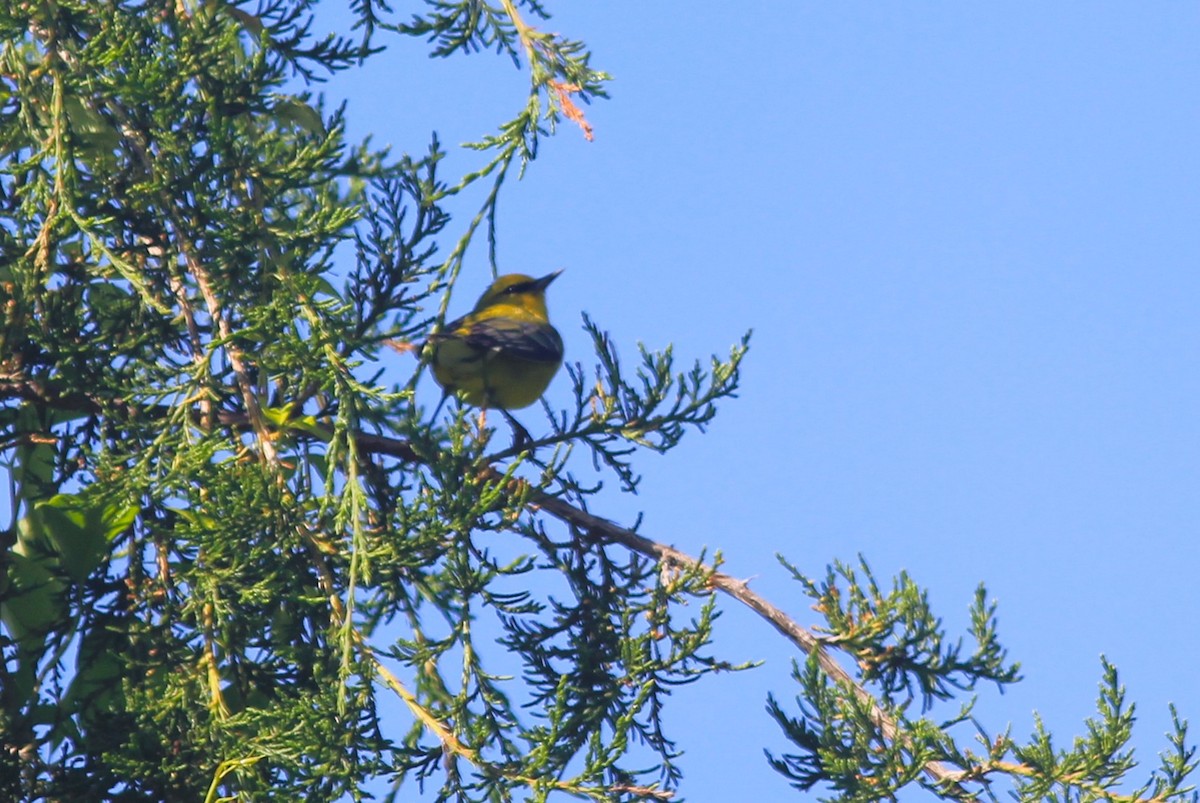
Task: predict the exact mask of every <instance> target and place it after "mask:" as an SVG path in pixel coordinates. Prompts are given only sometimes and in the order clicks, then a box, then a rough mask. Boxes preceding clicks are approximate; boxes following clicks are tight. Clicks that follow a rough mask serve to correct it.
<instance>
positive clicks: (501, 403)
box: [425, 270, 563, 442]
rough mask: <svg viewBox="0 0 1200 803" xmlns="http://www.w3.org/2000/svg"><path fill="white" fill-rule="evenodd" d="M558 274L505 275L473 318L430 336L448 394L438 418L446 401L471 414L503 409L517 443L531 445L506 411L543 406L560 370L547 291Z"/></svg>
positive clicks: (437, 375) (432, 359)
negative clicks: (470, 408) (540, 401)
mask: <svg viewBox="0 0 1200 803" xmlns="http://www.w3.org/2000/svg"><path fill="white" fill-rule="evenodd" d="M561 273H562V271H561V270H558V271H555V272H554V273H550V274H547V275H546V276H543V277H541V278H540V279H535V278H533V277H532V276H526V275H525V274H523V273H509V274H506V275H504V276H500V277H499V278H497V279H496V280H495V281H493V282H492V283H491V285H490V286H489V287H488V288H487V290H485V291H484V293H483V295H482V296H480V297H479V301H478V302H477V303H476V304H475V308H474V309H473V310H471V312H469V313H467V314H466V315H464V316H462V317H461V318H458V319H457V320H454V321H451V322H450V323H448V324H446V325H445V326H444V327H442V328H441V329H439V330H438V331H436V332H433V333H432V334H430V335H429V338H428V340H427V341H426V344H425V348H426V353H427V354H428V359H429V363H430V365H431V366H432V368H433V376H434V379H436V380H437V383H438V384H439V385H441V386H442V389H443V391H444V393H443V395H442V401H441V402H439V403H438V407H437V409H436V410H434V416H435V417H436V416H437V412H438V410H440V409H441V406H442V403H443V402H445V400H446V398H447V397H448V396H451V395H457V396H458V397H459V398H461V399H462V400H463V401H464V402H466V403H467V404H470V405H472V406H474V407H479V408H482V409H489V408H490V409H497V410H500V411H501V413H502V414H503V415H504V417H505V418H506V419H508V421H509V423H510V424H512V426H513V431H514V435H515V436H516V442H519V441H520V440H521V439H522V438H523V439H524V440H526V441H528V440H530V438H529V433H528V432H527V431H526V430H525V428H524V427H522V426H521V425H520V424H519V423H517V421H516V420H515V419H514V418H513V417H512V416H511V415H510V414H509V411H510V410H519V409H521V408H523V407H528V406H530V405H531V404H533V403H534V402H536V401H537V400H538V399H540V398H541V397H542V394H543V393H545V392H546V388H547V387H548V386H549V385H550V380H552V379H553V378H554V375H555V374H557V373H558V369H559V367H560V366H561V365H562V361H563V342H562V336H561V335H559V333H558V330H557V329H555V328H554V327H553V326H551V325H550V318H549V315H548V313H547V311H546V288H547V287H549V285H550V283H551V282H553V281H554V280H555V279H557V278H558V276H559V274H561Z"/></svg>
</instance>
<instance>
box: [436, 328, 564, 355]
mask: <svg viewBox="0 0 1200 803" xmlns="http://www.w3.org/2000/svg"><path fill="white" fill-rule="evenodd" d="M447 328H448V329H449V327H447ZM465 330H466V331H465V332H464V331H462V330H461V329H460V330H459V332H460V334H461V336H462V338H463V340H465V341H466V343H467V345H468V346H470V347H471V348H473V349H479V350H480V351H491V352H498V353H501V354H503V355H504V356H505V357H510V358H512V359H517V360H529V361H530V362H560V361H561V360H562V357H563V342H562V338H561V337H560V336H559V334H558V332H557V331H555V329H554V327H553V326H550V325H549V324H545V323H531V322H528V321H518V320H514V319H512V318H484V319H483V320H480V321H474V322H472V323H471V324H470V325H468V326H466V327H465Z"/></svg>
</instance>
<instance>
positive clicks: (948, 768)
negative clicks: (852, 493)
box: [767, 559, 1200, 803]
mask: <svg viewBox="0 0 1200 803" xmlns="http://www.w3.org/2000/svg"><path fill="white" fill-rule="evenodd" d="M785 565H788V564H786V563H785ZM788 568H789V569H790V570H791V572H792V574H793V576H794V577H795V579H796V580H797V581H798V582H799V583H800V584H801V585H802V586H803V587H804V589H805V591H806V592H807V593H808V595H809V597H811V598H812V599H813V600H815V601H816V605H815V606H814V607H815V609H816V610H817V611H819V612H820V613H821V615H822V616H823V617H824V619H825V622H826V627H825V628H822V629H821V630H823V632H824V633H826V634H827V635H826V636H825V637H824V638H822V644H824V645H828V646H829V647H833V648H836V649H838V650H843V651H845V653H846V654H847V656H849V657H850V658H851V659H852V660H853V661H854V667H855V671H854V678H853V679H851V675H850V673H848V672H844V671H843V672H840V673H839V674H840V677H830V674H829V673H828V672H827V671H825V670H824V669H823V668H822V666H821V664H820V661H819V660H818V657H819V654H818V653H817V652H814V653H812V654H811V655H810V656H809V657H808V659H807V660H806V661H805V662H804V663H803V664H797V665H796V666H795V667H794V670H793V675H792V676H793V678H794V679H795V681H796V683H797V685H798V686H799V689H800V691H799V694H798V695H797V697H796V700H795V705H796V709H797V714H796V715H791V714H789V713H788V712H787V711H786V710H785V707H784V706H783V704H781V703H780V702H779V701H778V700H777V699H776V698H775V697H774V696H772V697H770V699H769V700H768V704H767V709H768V712H769V713H770V715H771V717H772V718H773V719H774V720H775V721H776V723H777V724H778V725H779V726H780V728H781V729H782V730H783V733H784V735H785V736H786V737H787V738H788V740H789V741H791V742H792V743H793V744H794V745H795V746H796V747H797V748H798V749H799V751H798V752H796V753H787V754H784V755H781V756H778V757H777V756H774V755H771V754H770V753H768V761H769V762H770V764H771V766H772V767H774V768H775V770H776V771H778V772H779V773H780V774H782V775H783V776H784V777H786V778H787V779H788V780H790V781H791V782H792V785H793V786H794V787H796V788H797V789H801V790H805V791H807V790H811V789H813V788H816V787H820V788H823V789H828V790H829V791H831V792H833V793H835V794H834V795H832V796H829V797H825V798H822V799H824V800H831V801H832V800H836V801H874V800H888V799H893V798H894V797H895V796H896V795H897V794H899V793H901V791H902V790H903V789H905V788H906V787H910V786H914V785H916V786H920V787H923V788H924V789H926V790H928V791H929V792H932V793H934V794H936V795H937V796H938V797H941V798H943V799H948V800H962V801H968V800H972V801H973V800H979V799H982V798H986V799H988V800H999V799H1001V798H1004V797H1008V796H1011V797H1012V798H1013V799H1016V800H1021V801H1030V802H1031V803H1032V801H1041V800H1064V801H1076V800H1077V801H1088V800H1108V801H1138V800H1143V801H1149V800H1153V801H1167V800H1180V801H1182V800H1193V801H1194V800H1196V799H1197V796H1196V793H1195V792H1194V791H1193V790H1194V787H1193V786H1192V785H1190V784H1188V783H1187V779H1188V777H1189V776H1190V775H1191V774H1192V773H1193V772H1194V771H1195V769H1196V766H1197V763H1200V762H1197V761H1196V759H1195V748H1194V747H1188V746H1187V725H1186V723H1184V722H1182V721H1181V720H1180V719H1179V717H1178V715H1177V714H1176V712H1175V711H1174V709H1173V708H1172V717H1173V720H1174V730H1173V732H1172V733H1171V734H1168V739H1169V744H1170V747H1169V750H1168V751H1166V752H1164V753H1163V754H1161V757H1160V758H1161V766H1160V767H1159V768H1158V769H1156V770H1155V771H1154V772H1153V773H1152V774H1151V776H1150V780H1149V781H1148V782H1146V783H1144V784H1142V785H1141V786H1139V787H1138V788H1134V789H1128V790H1124V789H1123V786H1128V776H1129V774H1130V773H1131V772H1132V771H1133V769H1134V768H1135V767H1136V765H1137V762H1136V761H1135V760H1134V754H1133V750H1132V749H1131V748H1130V746H1129V745H1130V740H1131V738H1132V736H1133V723H1134V716H1133V706H1131V705H1128V704H1127V703H1126V702H1125V690H1124V688H1123V687H1122V686H1121V685H1120V683H1119V682H1118V679H1117V671H1116V669H1115V668H1114V667H1113V666H1112V665H1111V664H1109V663H1108V662H1107V661H1104V662H1103V680H1102V682H1101V684H1100V696H1099V699H1098V701H1097V716H1096V717H1095V718H1090V719H1088V720H1087V721H1086V722H1085V723H1084V726H1085V729H1086V731H1087V735H1086V736H1083V737H1079V738H1076V739H1075V741H1074V744H1073V746H1072V748H1071V749H1070V750H1061V749H1056V748H1055V747H1054V745H1053V741H1052V738H1051V735H1050V733H1049V732H1048V731H1047V730H1046V729H1045V727H1044V726H1043V724H1042V721H1041V719H1040V718H1038V719H1037V721H1036V728H1035V731H1034V733H1033V734H1032V736H1031V737H1030V739H1029V741H1028V742H1027V743H1026V744H1021V743H1019V742H1017V741H1016V740H1014V739H1013V738H1012V736H1011V735H1010V734H1009V733H1008V732H1007V731H1005V732H1004V733H1001V734H999V735H997V736H990V735H989V734H988V733H986V732H985V731H984V729H983V727H982V725H981V724H980V723H979V722H978V720H977V719H976V718H975V715H974V712H973V709H974V706H975V702H976V700H975V698H974V697H972V698H971V699H970V700H968V701H967V702H966V703H964V704H962V705H961V706H960V707H959V709H958V710H957V711H954V712H952V713H951V714H950V716H949V718H948V719H945V720H943V721H933V720H931V719H929V718H927V717H925V716H913V715H912V709H913V704H914V703H915V702H916V701H917V700H918V699H920V702H921V708H920V711H921V713H922V714H927V713H929V712H930V711H931V710H932V709H934V708H935V707H936V706H938V705H939V704H940V703H943V702H946V701H949V700H951V699H953V698H954V697H955V693H956V691H974V690H975V689H976V687H977V686H978V685H979V684H980V683H981V682H987V683H994V684H996V686H997V688H1000V689H1002V688H1003V686H1005V685H1007V684H1011V683H1014V682H1016V681H1017V680H1018V679H1019V678H1018V675H1017V666H1016V665H1015V664H1007V663H1006V658H1005V652H1004V650H1003V649H1002V648H1001V647H1000V646H999V644H998V643H997V642H996V640H995V633H996V622H995V606H994V605H993V604H989V603H988V602H987V594H986V591H985V590H984V589H983V587H982V586H981V587H980V588H979V589H978V591H977V592H976V594H975V599H974V601H973V603H972V605H971V608H970V634H971V638H972V641H973V642H974V649H973V650H972V651H971V654H970V656H964V654H963V644H962V641H961V640H957V641H955V642H954V644H952V645H947V644H946V633H945V629H944V627H943V626H942V623H941V622H940V621H939V620H936V619H935V618H933V616H932V614H931V613H930V609H929V605H928V595H927V592H925V591H924V590H923V589H920V588H919V587H917V586H916V585H915V584H914V583H913V581H912V579H911V578H910V577H909V576H908V575H907V574H905V573H902V574H901V575H900V576H899V577H898V578H896V580H895V582H894V584H893V587H892V589H891V591H890V592H888V593H886V594H885V593H884V592H883V591H882V589H881V588H880V586H879V584H878V582H877V581H876V579H875V577H874V575H873V574H872V573H871V570H870V569H869V568H868V567H867V565H866V563H865V562H862V561H861V559H860V566H859V568H858V570H855V569H853V568H852V567H849V566H847V565H845V564H841V563H836V564H835V565H834V566H832V567H830V568H829V569H828V571H827V573H826V576H825V578H824V579H823V580H822V581H821V582H819V583H818V582H816V581H814V580H812V579H809V578H808V577H805V576H804V575H803V574H801V573H800V572H799V571H798V570H796V569H795V568H794V567H792V566H790V565H788ZM860 575H861V576H860ZM867 690H869V691H870V692H871V693H870V694H867V693H866V691H867ZM964 730H966V731H967V733H966V737H967V738H969V739H973V740H974V742H975V743H976V744H977V750H972V749H970V748H968V747H964V746H962V744H960V740H961V739H962V735H961V734H960V732H961V731H964Z"/></svg>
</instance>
